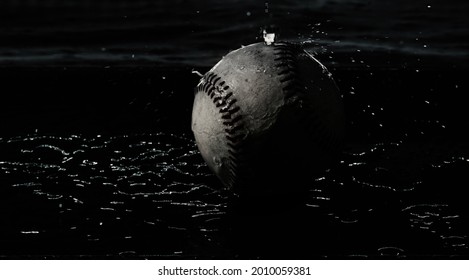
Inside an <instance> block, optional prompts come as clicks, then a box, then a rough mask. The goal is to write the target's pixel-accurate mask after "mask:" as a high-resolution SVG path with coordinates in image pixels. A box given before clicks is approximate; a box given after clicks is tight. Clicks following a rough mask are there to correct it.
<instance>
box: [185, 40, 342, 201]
mask: <svg viewBox="0 0 469 280" xmlns="http://www.w3.org/2000/svg"><path fill="white" fill-rule="evenodd" d="M192 131H193V132H194V136H195V140H196V143H197V147H198V149H199V150H200V153H201V154H202V157H203V158H204V160H205V161H206V163H207V165H208V166H209V168H210V169H211V170H212V171H213V172H214V173H215V174H216V176H217V177H218V178H219V179H220V180H221V182H222V183H223V184H224V186H225V187H227V188H228V189H231V190H233V191H234V192H235V193H237V194H241V193H249V192H269V191H280V192H282V191H286V190H288V189H291V188H294V187H295V185H296V184H301V183H302V182H305V180H306V181H307V180H308V179H309V180H311V178H312V175H313V174H314V172H316V171H318V170H321V169H324V168H325V167H327V165H328V164H329V163H330V162H331V161H332V160H334V157H335V155H336V154H337V152H338V150H339V147H340V146H341V143H342V140H343V136H344V113H343V107H342V101H341V97H340V94H339V90H338V88H337V86H336V84H335V82H334V80H333V79H332V76H331V74H330V73H329V72H328V70H327V69H326V68H325V67H324V66H323V65H322V64H321V63H320V62H319V61H318V60H316V59H315V58H314V57H313V56H312V55H310V54H309V53H307V52H306V51H305V50H303V49H302V48H301V47H299V46H298V45H295V44H292V43H286V42H285V43H283V42H279V43H274V44H270V45H267V44H264V43H256V44H252V45H249V46H244V47H242V48H240V49H237V50H235V51H232V52H230V53H229V54H227V55H226V56H224V57H223V59H222V60H220V61H219V62H218V63H217V64H216V65H215V66H214V67H213V68H212V69H211V70H209V71H208V72H207V73H206V74H205V75H204V76H203V77H202V78H201V80H200V82H199V83H198V85H197V87H196V89H195V98H194V105H193V110H192Z"/></svg>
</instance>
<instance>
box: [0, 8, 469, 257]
mask: <svg viewBox="0 0 469 280" xmlns="http://www.w3.org/2000/svg"><path fill="white" fill-rule="evenodd" d="M246 2H247V1H246ZM60 3H62V2H59V1H55V2H54V1H47V5H46V4H45V2H44V3H42V4H41V2H39V1H37V2H35V1H13V0H11V1H6V2H2V4H0V14H1V15H2V17H1V18H0V22H2V24H1V25H0V26H1V27H0V84H2V86H3V87H2V90H1V91H2V102H0V108H1V110H0V128H1V130H0V131H1V132H0V207H1V212H0V213H1V214H0V227H1V229H2V230H1V231H0V256H1V257H2V258H279V259H297V258H305V259H316V258H444V259H447V258H468V256H469V248H468V245H469V243H468V234H469V228H468V226H467V225H468V224H469V216H468V215H469V211H468V206H467V202H466V196H465V193H466V190H465V189H466V188H467V186H469V179H468V178H467V174H468V171H469V142H468V140H469V139H468V136H467V135H466V134H467V133H466V131H467V128H468V127H469V120H468V118H467V117H465V113H466V111H467V109H466V107H467V105H466V104H467V101H468V100H469V98H468V97H467V93H468V88H469V84H468V81H467V77H468V75H469V67H467V62H468V60H469V59H468V52H467V48H468V44H469V41H468V39H467V38H469V37H468V36H467V35H468V30H467V29H468V27H469V25H468V24H467V23H468V21H467V19H466V17H467V11H468V8H469V7H468V6H469V5H468V4H467V3H466V2H465V1H448V2H445V3H444V4H443V3H439V2H437V1H413V2H412V3H408V2H407V1H398V0H396V1H379V2H378V1H359V0H356V1H353V0H349V1H305V2H301V1H287V2H281V3H277V2H275V1H269V3H268V4H269V5H268V7H266V5H265V2H264V1H260V2H257V3H256V2H248V3H245V2H243V1H224V2H220V3H216V2H215V1H205V3H203V4H201V3H199V2H196V1H171V2H168V1H165V2H161V3H156V2H151V1H135V2H131V1H123V0H121V1H118V3H117V4H116V3H114V4H110V3H107V2H106V1H99V2H91V1H69V2H67V1H66V2H63V3H67V4H66V5H65V4H63V3H62V4H60ZM266 8H267V9H268V13H266V11H265V9H266ZM270 24H274V25H276V27H275V29H276V31H277V34H280V38H281V39H284V40H289V41H295V42H299V43H302V44H303V45H304V46H305V48H306V49H308V50H309V51H311V52H313V53H315V54H316V56H317V57H318V59H319V60H320V61H322V62H323V63H324V64H325V65H326V66H327V67H328V68H329V70H330V71H331V72H332V74H333V77H334V78H335V80H336V82H337V84H338V86H339V88H340V89H341V92H342V94H343V97H344V103H345V108H346V113H347V132H348V135H347V143H346V148H345V150H344V152H343V153H342V154H341V156H340V159H339V161H338V162H337V164H336V165H334V166H333V167H332V168H330V169H328V170H325V171H323V172H321V173H320V174H319V175H316V176H314V177H312V178H311V181H310V182H309V186H310V187H309V191H308V196H307V197H305V198H304V201H302V202H301V203H297V204H294V205H292V204H289V203H286V202H282V201H275V205H276V206H275V207H273V208H269V209H251V208H249V209H244V210H243V209H241V210H240V209H234V208H233V205H232V198H231V197H230V195H229V194H228V193H225V192H224V191H222V190H221V184H220V183H219V182H218V180H217V179H216V178H215V176H214V175H212V174H211V173H210V171H209V170H208V168H207V167H206V165H205V163H204V162H203V160H202V157H201V156H200V154H199V153H198V151H197V148H196V146H195V142H194V139H193V136H192V132H191V130H190V117H191V109H192V98H193V88H194V86H195V85H196V84H197V81H198V79H199V77H198V76H197V75H195V74H193V73H191V72H192V70H197V71H199V72H201V73H204V72H206V71H207V70H208V69H209V68H210V67H211V66H212V65H213V64H214V63H216V61H218V60H219V59H220V58H221V56H222V55H224V54H226V53H227V52H228V51H230V50H232V49H236V48H238V47H239V46H240V45H242V44H249V43H252V42H256V41H259V40H260V39H259V36H260V32H259V31H260V29H261V28H262V27H263V26H264V25H270ZM289 187H291V186H285V188H289ZM265 199H266V200H268V198H265Z"/></svg>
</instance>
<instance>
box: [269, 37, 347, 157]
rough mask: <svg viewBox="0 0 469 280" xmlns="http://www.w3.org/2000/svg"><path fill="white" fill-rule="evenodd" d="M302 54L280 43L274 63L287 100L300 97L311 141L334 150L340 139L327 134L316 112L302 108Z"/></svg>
mask: <svg viewBox="0 0 469 280" xmlns="http://www.w3.org/2000/svg"><path fill="white" fill-rule="evenodd" d="M301 52H304V51H303V50H302V49H300V48H299V47H297V46H295V45H293V44H291V43H286V42H280V43H276V44H275V45H274V53H275V56H276V57H275V59H274V61H275V62H276V64H275V67H277V69H278V75H279V76H280V78H279V81H280V83H281V84H282V90H283V93H284V95H285V98H286V99H288V98H290V97H292V96H298V97H299V104H300V106H301V107H302V110H300V112H302V113H301V116H300V121H301V122H302V123H303V126H304V127H306V129H307V130H308V131H309V133H308V134H309V135H310V136H311V139H312V140H313V141H314V142H316V143H318V144H319V145H320V146H321V147H323V148H325V149H327V150H333V149H334V147H335V146H336V145H337V144H338V142H339V141H338V138H337V137H335V135H332V134H331V133H329V132H327V130H326V129H325V127H324V125H322V124H321V123H320V122H319V120H320V118H319V116H318V115H317V112H316V111H315V110H313V109H312V108H310V107H309V106H308V105H304V106H302V103H303V100H304V98H305V96H306V94H307V92H306V88H305V85H304V84H303V82H302V80H301V78H300V76H299V73H298V59H297V57H298V55H299V54H300V53H301Z"/></svg>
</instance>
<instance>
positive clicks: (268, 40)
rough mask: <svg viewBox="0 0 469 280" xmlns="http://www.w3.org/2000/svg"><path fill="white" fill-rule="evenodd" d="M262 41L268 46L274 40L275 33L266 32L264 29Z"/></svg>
mask: <svg viewBox="0 0 469 280" xmlns="http://www.w3.org/2000/svg"><path fill="white" fill-rule="evenodd" d="M263 36H264V42H265V44H266V45H267V46H270V45H271V44H272V43H273V42H274V41H275V33H267V31H266V30H264V31H263Z"/></svg>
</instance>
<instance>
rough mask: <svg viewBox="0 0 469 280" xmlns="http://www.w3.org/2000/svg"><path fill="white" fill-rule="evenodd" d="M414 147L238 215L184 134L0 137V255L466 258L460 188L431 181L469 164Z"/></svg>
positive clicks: (372, 158)
mask: <svg viewBox="0 0 469 280" xmlns="http://www.w3.org/2000/svg"><path fill="white" fill-rule="evenodd" d="M413 145H414V144H413V143H406V142H405V141H402V142H401V143H379V144H376V145H374V146H371V147H370V146H368V147H349V148H348V149H347V150H346V151H345V152H344V154H343V156H342V160H341V161H340V163H339V164H338V165H337V166H335V167H334V168H331V169H329V170H327V171H325V172H324V173H323V174H321V175H319V176H317V177H316V178H312V180H311V182H310V186H311V187H310V189H309V191H308V197H307V199H306V202H305V203H304V204H302V205H297V206H296V207H294V208H289V207H288V206H285V205H282V203H279V204H278V205H277V206H276V207H275V209H269V210H266V211H260V212H251V213H238V212H232V210H230V209H231V208H230V206H229V205H230V197H229V195H227V194H224V193H223V192H221V191H219V189H220V183H219V182H218V181H217V180H216V179H215V178H214V176H213V175H212V174H211V173H210V172H209V170H208V169H207V167H206V166H205V164H204V163H203V162H202V159H201V157H200V155H199V153H198V152H197V150H196V146H195V145H194V141H193V140H192V138H191V137H190V136H188V135H185V134H180V135H175V134H166V133H157V134H130V135H117V136H116V135H113V136H102V135H94V136H91V137H90V136H88V137H85V136H81V135H62V136H58V135H54V136H49V135H37V134H31V135H27V136H16V137H9V138H8V137H7V138H2V139H0V151H1V154H2V159H1V161H0V172H1V173H0V178H1V181H2V188H1V193H2V196H1V199H2V202H1V205H2V215H1V223H2V224H3V228H4V230H3V231H2V233H1V242H2V244H1V245H2V246H1V248H2V252H1V254H2V255H4V256H5V255H17V256H21V255H22V254H27V255H35V254H38V255H56V256H59V255H75V256H79V255H85V256H94V257H96V256H98V257H99V256H102V257H119V256H123V257H142V256H143V257H144V256H147V257H167V256H181V257H191V256H198V257H208V258H212V257H256V256H257V257H282V258H295V257H301V258H315V257H321V256H329V257H334V256H342V257H344V256H345V257H347V256H348V257H364V256H369V257H379V256H383V257H405V256H419V255H424V256H425V255H426V254H430V256H438V255H444V256H448V255H465V254H467V252H468V240H467V231H465V226H464V224H465V223H466V222H467V220H466V219H467V218H466V217H464V214H465V213H464V212H461V208H458V207H464V204H461V201H458V198H457V197H458V196H459V195H462V193H463V190H460V189H459V188H458V187H456V186H444V188H443V187H441V186H439V185H438V184H435V182H434V180H435V179H434V178H435V177H436V178H439V179H440V180H442V181H450V180H447V179H446V178H445V177H446V176H451V175H452V174H453V173H454V171H455V170H462V169H467V168H468V167H469V161H468V160H467V159H465V158H463V157H450V158H440V157H439V156H433V155H429V154H428V153H427V152H428V150H426V149H428V148H432V149H438V148H439V147H437V146H434V147H424V148H422V147H415V146H413ZM408 151H416V153H419V154H420V155H415V157H409V156H408V154H407V152H408ZM459 176H461V175H459ZM256 248H257V249H256Z"/></svg>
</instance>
